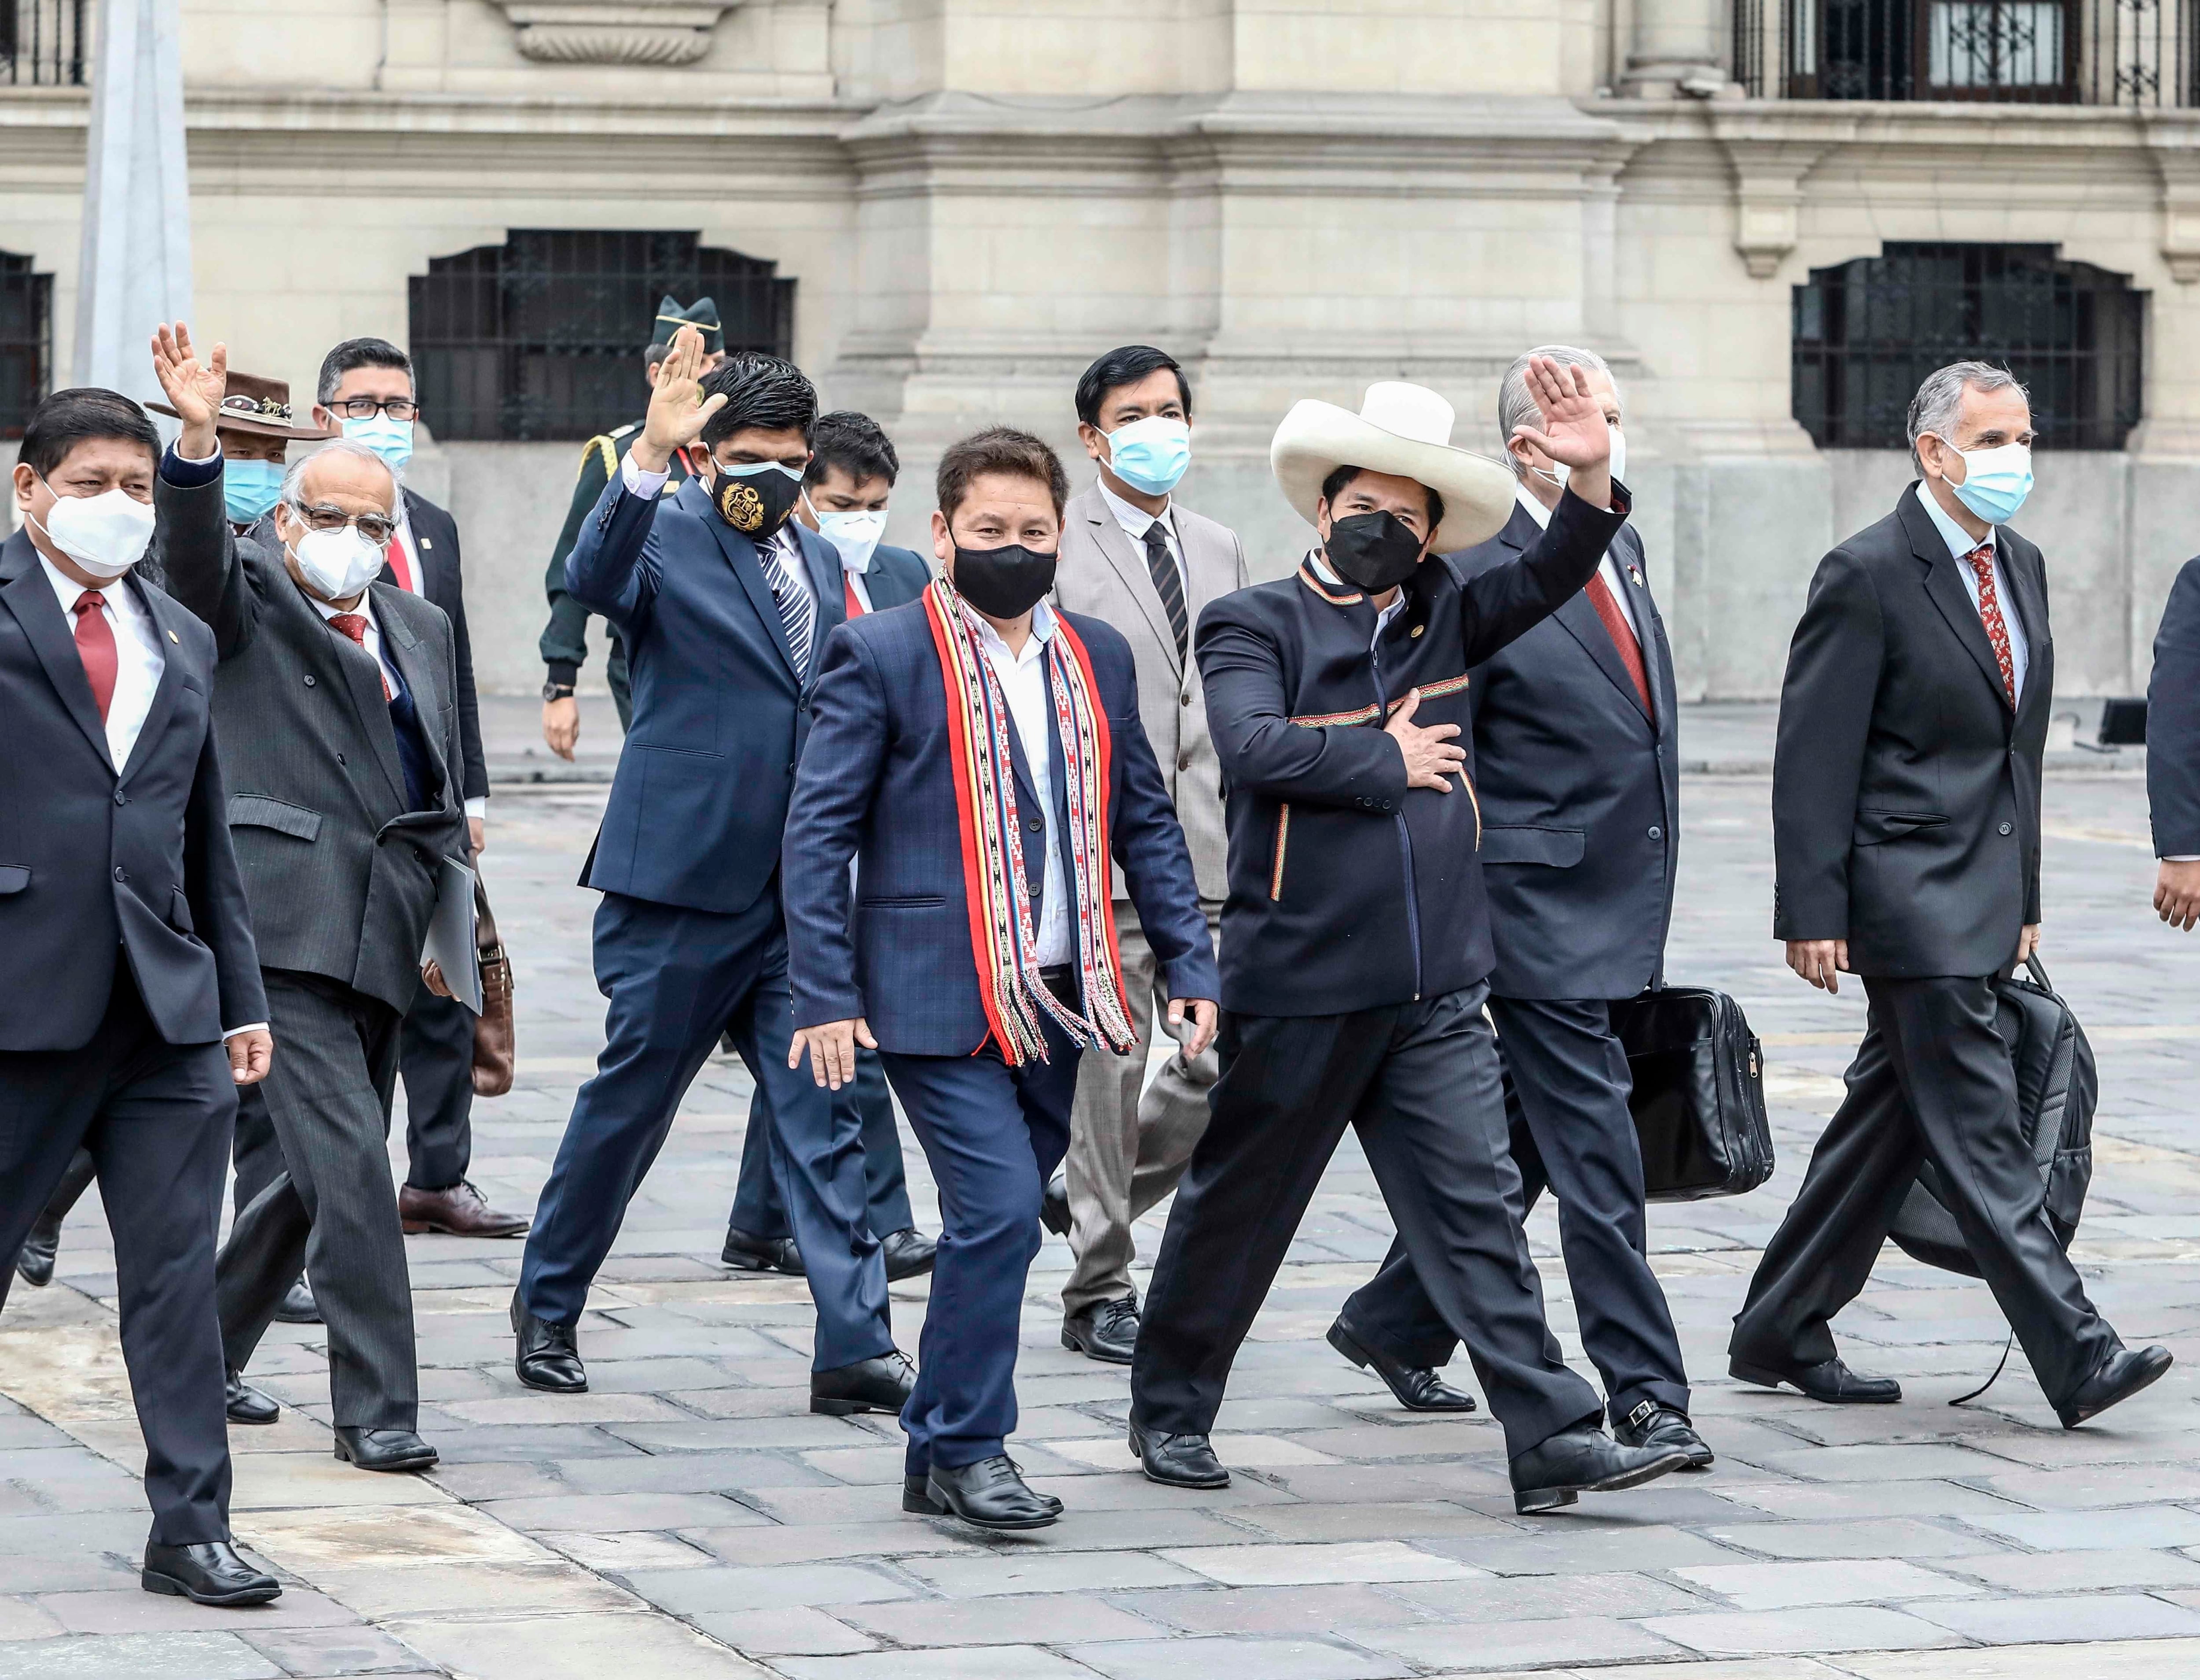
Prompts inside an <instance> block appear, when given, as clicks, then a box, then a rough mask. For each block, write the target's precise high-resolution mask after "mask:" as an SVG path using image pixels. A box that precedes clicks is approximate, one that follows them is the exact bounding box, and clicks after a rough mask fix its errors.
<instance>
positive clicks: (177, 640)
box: [168, 630, 184, 647]
mask: <svg viewBox="0 0 2200 1680" xmlns="http://www.w3.org/2000/svg"><path fill="white" fill-rule="evenodd" d="M168 639H169V640H170V641H172V642H173V643H174V644H175V645H177V646H178V647H181V646H182V645H184V639H183V638H182V637H181V636H178V634H177V633H175V632H174V631H173V630H171V631H170V632H168Z"/></svg>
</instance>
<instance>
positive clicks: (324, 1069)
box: [217, 968, 420, 1429]
mask: <svg viewBox="0 0 2200 1680" xmlns="http://www.w3.org/2000/svg"><path fill="white" fill-rule="evenodd" d="M260 974H261V978H262V979H263V980H264V981H265V982H266V987H267V1008H268V1017H269V1030H271V1031H272V1033H273V1034H274V1035H275V1059H274V1062H273V1064H272V1067H271V1069H270V1070H269V1072H268V1075H267V1077H266V1079H265V1080H263V1081H261V1082H260V1084H258V1085H256V1086H253V1087H250V1088H248V1090H247V1092H246V1099H245V1100H246V1105H247V1108H248V1110H249V1111H255V1112H253V1114H252V1118H251V1121H250V1124H251V1126H252V1129H254V1130H255V1132H259V1131H263V1130H265V1129H272V1132H273V1133H274V1135H275V1139H276V1141H277V1143H278V1146H279V1148H280V1153H281V1168H280V1170H278V1172H276V1173H275V1175H273V1176H272V1178H269V1179H268V1180H267V1181H266V1184H265V1186H264V1187H262V1188H260V1189H259V1190H258V1191H257V1192H256V1193H255V1194H254V1195H253V1196H252V1197H251V1199H249V1201H247V1202H246V1204H245V1205H244V1206H243V1208H242V1209H240V1210H238V1212H237V1221H236V1223H235V1224H233V1225H232V1226H231V1228H230V1233H229V1240H228V1242H226V1243H225V1244H224V1245H223V1246H222V1251H221V1258H220V1263H219V1269H218V1273H217V1276H218V1280H219V1292H220V1304H221V1335H222V1345H223V1349H224V1351H225V1354H226V1356H227V1357H228V1360H229V1362H230V1364H231V1367H232V1368H235V1369H237V1370H240V1371H241V1370H243V1368H245V1366H246V1365H247V1364H248V1363H249V1361H250V1360H251V1358H252V1355H253V1350H255V1349H256V1348H257V1347H258V1346H259V1345H260V1338H261V1337H262V1336H264V1335H266V1333H267V1326H268V1325H269V1323H270V1322H272V1320H273V1318H274V1316H275V1309H276V1308H277V1307H278V1306H279V1305H281V1304H282V1301H283V1297H284V1294H286V1293H287V1292H289V1290H290V1286H291V1284H292V1283H293V1282H295V1280H297V1276H298V1269H299V1266H300V1265H301V1263H303V1264H304V1265H305V1266H306V1267H307V1269H308V1270H309V1271H311V1273H312V1274H313V1286H314V1298H315V1299H316V1300H317V1301H319V1304H320V1309H321V1319H322V1321H323V1322H324V1323H325V1324H326V1325H327V1327H328V1333H329V1398H330V1401H331V1405H332V1407H333V1411H334V1421H335V1422H336V1423H337V1424H339V1425H342V1426H347V1427H351V1428H358V1429H412V1428H413V1427H415V1426H417V1425H418V1421H419V1414H420V1389H419V1374H418V1370H417V1369H416V1368H415V1364H414V1357H413V1346H412V1284H411V1280H410V1279H409V1277H408V1275H407V1271H406V1266H405V1238H404V1235H403V1234H402V1233H401V1231H400V1230H399V1228H398V1223H397V1187H396V1186H395V1184H393V1183H392V1182H391V1181H390V1176H389V1111H390V1105H391V1100H392V1099H393V1097H394V1095H395V1089H396V1081H397V1042H398V1030H399V1016H398V1013H397V1012H396V1011H395V1009H392V1008H391V1007H390V1006H389V1005H388V1004H386V1003H384V1002H383V1001H382V1000H380V999H378V998H371V997H368V996H367V995H366V994H365V993H363V992H355V991H354V990H353V989H351V988H350V987H348V986H347V985H345V984H343V983H342V982H341V981H336V980H331V979H328V978H325V977H323V976H321V975H318V974H301V973H294V972H292V971H289V970H286V969H277V968H271V969H263V970H262V971H260ZM253 1158H254V1161H255V1168H256V1169H257V1170H258V1171H263V1172H264V1170H265V1169H266V1166H267V1164H268V1161H267V1157H266V1150H265V1148H264V1146H260V1145H255V1150H254V1156H253Z"/></svg>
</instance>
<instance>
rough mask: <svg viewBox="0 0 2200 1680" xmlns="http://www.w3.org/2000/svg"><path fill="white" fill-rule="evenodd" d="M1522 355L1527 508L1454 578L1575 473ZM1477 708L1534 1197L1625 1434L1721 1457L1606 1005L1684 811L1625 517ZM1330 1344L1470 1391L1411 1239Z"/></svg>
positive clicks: (1517, 444) (1598, 383) (1525, 1175)
mask: <svg viewBox="0 0 2200 1680" xmlns="http://www.w3.org/2000/svg"><path fill="white" fill-rule="evenodd" d="M1530 355H1532V356H1547V357H1548V358H1549V359H1551V360H1553V362H1556V363H1558V364H1559V365H1562V366H1575V367H1580V368H1582V369H1583V370H1584V371H1585V373H1586V376H1587V377H1588V380H1589V391H1590V393H1591V394H1592V395H1593V396H1594V397H1595V399H1596V400H1597V401H1598V403H1599V404H1600V405H1601V406H1602V408H1603V410H1604V419H1605V424H1606V426H1607V427H1609V428H1610V429H1611V435H1612V475H1613V476H1614V477H1618V476H1619V475H1620V474H1621V473H1622V472H1623V471H1624V463H1625V433H1624V431H1623V430H1622V429H1621V426H1620V417H1621V416H1620V401H1619V393H1618V389H1617V388H1616V387H1615V386H1614V385H1613V383H1612V370H1610V369H1609V368H1607V367H1606V365H1605V364H1604V362H1603V360H1602V359H1601V358H1600V357H1598V356H1597V355H1595V354H1594V353H1592V352H1590V351H1587V350H1575V349H1571V348H1568V347H1565V346H1562V345H1548V346H1545V347H1542V349H1539V350H1535V351H1531V352H1530ZM1528 363H1529V356H1523V357H1521V358H1520V359H1518V361H1516V362H1515V363H1513V365H1512V369H1511V370H1510V371H1509V372H1508V373H1507V375H1506V376H1505V379H1504V382H1503V383H1502V384H1501V386H1500V387H1499V388H1498V397H1497V429H1498V435H1500V436H1501V437H1503V438H1505V439H1507V440H1508V441H1507V451H1508V456H1507V461H1508V464H1509V465H1510V466H1511V467H1512V472H1513V475H1514V477H1515V479H1516V480H1517V481H1518V483H1517V486H1516V487H1515V491H1514V494H1515V497H1516V499H1517V504H1518V505H1516V506H1515V507H1514V509H1513V510H1512V520H1511V522H1510V523H1508V524H1507V526H1506V527H1505V528H1504V529H1503V530H1501V531H1500V532H1499V533H1498V534H1496V535H1495V537H1493V538H1491V539H1490V540H1489V541H1488V542H1485V543H1483V544H1481V545H1477V546H1476V547H1474V548H1470V549H1466V550H1465V551H1461V552H1460V553H1458V554H1454V555H1450V556H1448V557H1446V563H1448V565H1450V566H1451V567H1452V568H1453V569H1454V570H1455V571H1456V572H1457V573H1459V574H1460V575H1461V576H1462V577H1464V578H1472V577H1476V576H1477V575H1481V574H1482V573H1483V572H1487V571H1489V570H1490V569H1492V568H1494V567H1498V566H1502V565H1506V564H1508V563H1511V562H1512V561H1514V560H1516V559H1517V558H1518V557H1519V556H1520V555H1521V554H1522V553H1523V552H1524V551H1526V550H1528V549H1530V548H1531V547H1533V546H1534V545H1535V544H1536V540H1537V539H1538V538H1539V537H1541V536H1542V532H1543V528H1544V527H1545V526H1546V525H1548V523H1549V521H1550V518H1551V512H1552V510H1553V509H1554V508H1555V507H1557V505H1558V503H1559V494H1560V493H1561V492H1562V491H1563V489H1564V488H1565V481H1566V469H1565V467H1564V466H1563V465H1561V464H1559V463H1557V462H1555V461H1553V460H1551V459H1550V458H1548V457H1547V456H1546V455H1545V454H1544V453H1543V452H1542V451H1541V450H1539V449H1537V448H1536V446H1535V445H1534V444H1532V443H1530V441H1529V440H1527V439H1526V438H1525V437H1524V436H1520V435H1517V434H1516V430H1515V429H1516V428H1518V427H1523V426H1533V425H1534V424H1535V423H1536V403H1535V399H1534V398H1533V397H1532V396H1531V395H1530V393H1529V388H1528ZM1467 704H1468V707H1469V709H1470V711H1471V712H1472V716H1473V720H1474V761H1475V763H1476V765H1477V767H1478V770H1479V779H1478V781H1477V792H1478V793H1479V796H1480V798H1481V802H1482V817H1483V831H1482V845H1481V854H1480V855H1481V861H1482V866H1483V881H1484V883H1485V884H1487V887H1488V890H1489V911H1490V914H1489V927H1490V937H1491V940H1492V942H1494V944H1495V947H1496V953H1497V966H1496V969H1495V971H1494V972H1492V974H1491V975H1490V977H1489V1013H1490V1018H1491V1019H1492V1020H1493V1021H1495V1023H1496V1026H1497V1038H1498V1046H1499V1048H1500V1050H1501V1052H1502V1053H1503V1055H1504V1058H1505V1068H1506V1073H1507V1080H1506V1106H1507V1119H1508V1121H1509V1122H1510V1124H1511V1131H1512V1156H1513V1159H1514V1160H1515V1161H1516V1162H1518V1164H1519V1168H1520V1181H1521V1188H1522V1190H1523V1192H1524V1193H1525V1196H1526V1199H1527V1205H1529V1206H1530V1207H1533V1206H1534V1205H1535V1203H1536V1197H1537V1196H1538V1195H1540V1194H1541V1193H1542V1189H1543V1187H1544V1186H1545V1185H1547V1184H1548V1186H1550V1187H1551V1188H1552V1189H1553V1190H1554V1191H1555V1192H1556V1193H1557V1194H1558V1199H1559V1242H1560V1245H1561V1247H1562V1248H1563V1250H1564V1251H1565V1261H1566V1275H1567V1276H1568V1277H1569V1278H1570V1279H1571V1280H1572V1283H1573V1288H1574V1300H1575V1305H1576V1309H1577V1312H1578V1314H1579V1315H1580V1320H1581V1332H1582V1345H1583V1350H1585V1351H1586V1352H1587V1353H1588V1355H1589V1358H1590V1359H1591V1360H1592V1361H1593V1362H1594V1363H1595V1365H1596V1368H1597V1371H1598V1373H1599V1374H1600V1375H1601V1376H1602V1378H1603V1379H1604V1389H1605V1396H1606V1403H1607V1405H1608V1407H1609V1409H1610V1412H1611V1415H1612V1432H1613V1434H1614V1435H1615V1436H1616V1437H1618V1439H1620V1440H1621V1441H1623V1442H1624V1443H1626V1444H1629V1445H1630V1446H1660V1447H1673V1448H1676V1449H1679V1450H1682V1451H1685V1452H1686V1453H1687V1454H1688V1468H1690V1469H1696V1470H1700V1469H1703V1468H1706V1467H1708V1466H1709V1465H1710V1464H1711V1449H1710V1448H1709V1447H1707V1446H1706V1445H1705V1444H1704V1443H1703V1440H1702V1438H1700V1436H1698V1435H1697V1433H1696V1432H1695V1428H1694V1425H1693V1424H1691V1423H1690V1421H1689V1419H1688V1375H1687V1373H1686V1372H1685V1371H1684V1370H1683V1369H1682V1364H1681V1344H1680V1339H1679V1338H1678V1337H1677V1336H1676V1334H1675V1333H1674V1330H1673V1315H1672V1314H1671V1312H1670V1310H1668V1309H1667V1307H1666V1304H1665V1292H1664V1290H1663V1289H1661V1288H1660V1287H1659V1283H1658V1280H1657V1278H1656V1276H1655V1275H1653V1273H1652V1272H1651V1269H1650V1262H1649V1258H1648V1256H1647V1237H1646V1232H1645V1225H1644V1218H1643V1183H1642V1158H1641V1152H1640V1150H1639V1147H1638V1146H1637V1144H1636V1140H1635V1123H1634V1121H1633V1119H1632V1117H1630V1114H1629V1111H1628V1093H1629V1088H1630V1082H1629V1076H1628V1066H1627V1053H1626V1050H1625V1049H1624V1047H1623V1046H1622V1045H1621V1042H1620V1040H1619V1036H1618V1032H1617V1030H1616V1029H1615V1027H1614V1024H1613V1018H1612V1017H1613V1010H1614V1007H1615V1004H1614V1002H1613V1001H1611V1000H1620V999H1624V998H1628V997H1631V996H1633V995H1635V993H1637V992H1640V991H1641V989H1643V988H1644V987H1645V986H1647V985H1652V984H1654V983H1656V982H1657V980H1658V978H1659V973H1660V971H1661V970H1662V969H1663V967H1664V965H1665V929H1666V925H1667V924H1668V923H1669V922H1670V920H1671V919H1672V913H1673V877H1674V866H1675V863H1676V857H1677V838H1676V834H1675V827H1676V821H1677V819H1678V816H1679V813H1680V796H1679V785H1678V773H1679V759H1678V755H1677V753H1676V747H1675V739H1674V731H1675V726H1676V711H1675V697H1674V690H1673V661H1672V656H1671V653H1670V650H1668V648H1667V647H1666V645H1665V624H1664V621H1662V620H1661V619H1660V618H1659V615H1658V609H1657V606H1656V604H1654V603H1653V601H1652V600H1651V598H1650V590H1649V587H1648V583H1647V578H1646V577H1645V575H1644V572H1643V565H1642V547H1641V541H1640V540H1639V539H1638V538H1636V536H1635V533H1634V529H1633V528H1632V527H1631V526H1626V527H1622V528H1621V529H1620V531H1619V534H1618V536H1616V537H1615V538H1614V539H1613V540H1612V546H1611V547H1610V548H1609V549H1607V550H1606V552H1605V557H1604V562H1603V563H1602V564H1601V565H1600V566H1599V567H1598V569H1597V571H1596V574H1595V575H1594V576H1593V577H1592V578H1591V579H1590V580H1589V585H1588V586H1587V587H1585V588H1584V589H1583V590H1582V591H1581V592H1579V593H1578V594H1577V595H1575V596H1574V597H1573V598H1572V599H1571V600H1570V601H1568V602H1567V603H1566V604H1565V605H1564V606H1562V607H1560V608H1559V610H1557V611H1556V612H1554V613H1553V614H1552V615H1551V616H1550V617H1548V618H1547V619H1545V620H1544V621H1542V623H1541V624H1538V625H1537V626H1536V627H1535V628H1533V629H1531V630H1530V631H1529V632H1527V633H1526V634H1524V635H1523V636H1521V637H1520V638H1519V639H1518V640H1517V641H1514V642H1513V643H1512V644H1511V645H1509V646H1507V647H1506V648H1504V649H1502V650H1501V651H1500V652H1498V653H1497V654H1496V655H1495V656H1494V657H1492V658H1491V659H1489V660H1488V661H1486V662H1484V663H1483V664H1482V665H1480V666H1477V668H1475V669H1474V671H1473V672H1472V674H1471V680H1470V681H1469V683H1468V685H1467ZM1329 1339H1330V1343H1331V1345H1332V1346H1334V1347H1335V1348H1336V1349H1337V1350H1338V1351H1339V1352H1340V1353H1342V1354H1343V1355H1344V1356H1345V1357H1346V1358H1348V1359H1349V1360H1351V1361H1352V1362H1354V1363H1355V1364H1357V1365H1363V1366H1366V1365H1372V1367H1373V1368H1374V1369H1375V1370H1376V1372H1377V1374H1379V1375H1380V1376H1381V1377H1382V1378H1383V1379H1384V1381H1385V1382H1387V1383H1388V1384H1389V1385H1390V1390H1391V1392H1393V1393H1394V1394H1395V1395H1396V1396H1397V1397H1398V1401H1399V1403H1400V1404H1401V1405H1403V1406H1405V1407H1407V1409H1410V1410H1413V1411H1465V1410H1467V1409H1471V1408H1472V1406H1473V1404H1474V1401H1473V1400H1472V1397H1469V1396H1468V1395H1466V1394H1465V1393H1462V1392H1461V1391H1459V1390H1457V1389H1454V1388H1452V1387H1451V1386H1449V1385H1448V1384H1446V1383H1445V1382H1444V1381H1443V1380H1442V1379H1441V1378H1440V1377H1438V1376H1437V1374H1436V1368H1437V1367H1440V1366H1442V1365H1443V1364H1445V1363H1446V1362H1448V1361H1449V1359H1450V1358H1451V1356H1452V1355H1453V1354H1454V1352H1455V1351H1456V1350H1457V1347H1458V1344H1457V1343H1456V1341H1455V1340H1454V1338H1453V1336H1452V1333H1451V1331H1450V1329H1449V1328H1448V1327H1447V1326H1446V1325H1445V1323H1444V1321H1443V1319H1442V1316H1441V1315H1438V1313H1437V1312H1436V1307H1435V1304H1433V1303H1432V1302H1431V1300H1430V1299H1429V1297H1428V1295H1427V1292H1425V1290H1424V1289H1423V1288H1422V1286H1421V1282H1420V1279H1419V1277H1418V1276H1416V1275H1415V1274H1414V1271H1413V1262H1412V1261H1411V1260H1410V1259H1409V1258H1408V1257H1407V1254H1406V1251H1405V1248H1404V1245H1402V1244H1400V1243H1396V1242H1394V1243H1392V1244H1391V1245H1390V1254H1389V1255H1388V1256H1387V1257H1385V1258H1384V1263H1383V1268H1382V1269H1381V1270H1380V1271H1379V1272H1378V1273H1377V1274H1376V1275H1375V1277H1374V1278H1373V1279H1372V1280H1371V1281H1370V1282H1369V1283H1368V1284H1367V1285H1366V1287H1364V1288H1362V1289H1361V1290H1360V1291H1359V1292H1357V1293H1356V1294H1355V1295H1354V1296H1353V1297H1352V1298H1351V1299H1349V1301H1347V1302H1346V1303H1345V1304H1344V1310H1343V1312H1341V1313H1340V1314H1338V1315H1337V1322H1336V1323H1335V1324H1333V1325H1331V1327H1330V1332H1329Z"/></svg>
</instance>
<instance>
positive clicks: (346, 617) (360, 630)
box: [329, 613, 390, 700]
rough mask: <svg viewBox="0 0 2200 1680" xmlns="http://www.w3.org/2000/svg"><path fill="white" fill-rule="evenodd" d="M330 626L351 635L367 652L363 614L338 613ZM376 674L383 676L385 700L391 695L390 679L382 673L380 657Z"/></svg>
mask: <svg viewBox="0 0 2200 1680" xmlns="http://www.w3.org/2000/svg"><path fill="white" fill-rule="evenodd" d="M329 627H330V628H331V629H332V630H340V631H342V633H344V634H345V635H347V636H348V637H350V638H351V639H352V640H354V642H357V643H358V644H359V645H360V651H361V652H362V653H366V617H365V616H364V615H361V614H359V613H338V614H337V615H336V616H335V617H334V618H332V619H331V620H330V621H329ZM367 657H368V658H370V659H373V658H374V656H373V655H372V654H371V653H368V654H367ZM374 674H375V675H376V676H377V677H382V697H383V699H384V700H388V699H389V698H390V693H389V678H388V677H386V676H383V675H382V662H381V661H380V660H379V659H376V660H375V661H374Z"/></svg>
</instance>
